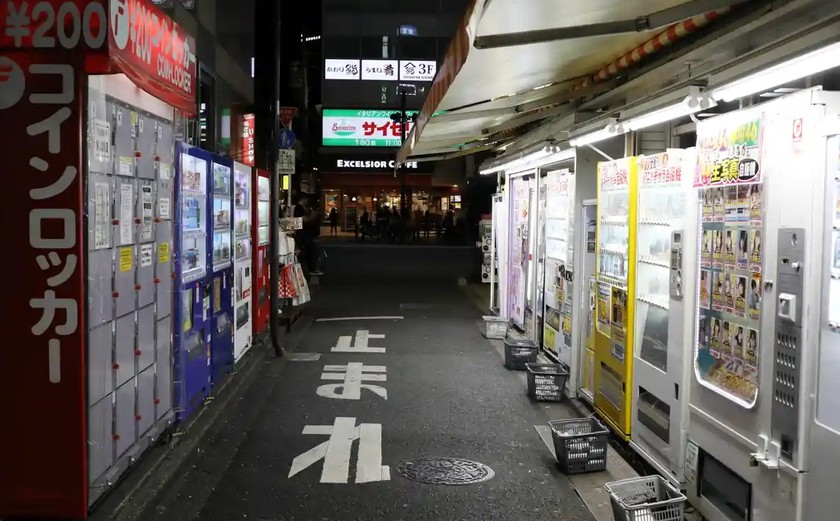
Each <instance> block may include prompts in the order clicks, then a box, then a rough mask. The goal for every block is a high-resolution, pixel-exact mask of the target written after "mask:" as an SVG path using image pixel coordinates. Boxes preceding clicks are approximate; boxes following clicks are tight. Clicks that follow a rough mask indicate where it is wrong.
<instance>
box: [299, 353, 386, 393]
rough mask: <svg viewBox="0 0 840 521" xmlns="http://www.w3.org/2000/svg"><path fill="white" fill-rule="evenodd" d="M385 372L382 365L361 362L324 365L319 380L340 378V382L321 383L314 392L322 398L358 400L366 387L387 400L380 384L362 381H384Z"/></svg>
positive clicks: (384, 390)
mask: <svg viewBox="0 0 840 521" xmlns="http://www.w3.org/2000/svg"><path fill="white" fill-rule="evenodd" d="M385 372H386V367H385V366H384V365H364V364H362V363H361V362H350V363H349V364H347V365H326V366H324V372H323V374H321V380H342V383H338V384H326V385H322V386H320V387H318V389H317V390H316V391H315V392H316V393H317V394H318V396H322V397H324V398H333V399H336V400H359V399H361V397H362V389H367V390H368V391H371V392H373V393H375V394H377V395H379V396H381V397H382V398H384V399H385V400H387V399H388V390H387V389H385V388H384V387H382V386H380V385H372V384H365V383H362V382H384V381H385V379H386V375H385ZM370 373H382V374H370Z"/></svg>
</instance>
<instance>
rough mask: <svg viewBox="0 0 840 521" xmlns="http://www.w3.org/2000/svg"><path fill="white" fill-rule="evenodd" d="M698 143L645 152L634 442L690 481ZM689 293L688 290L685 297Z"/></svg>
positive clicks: (659, 465) (676, 477)
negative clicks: (687, 455) (686, 466)
mask: <svg viewBox="0 0 840 521" xmlns="http://www.w3.org/2000/svg"><path fill="white" fill-rule="evenodd" d="M695 162H696V161H695V154H694V150H693V149H691V150H680V149H671V150H667V151H666V152H665V153H662V154H655V155H650V156H642V157H640V158H639V166H638V168H639V172H638V185H639V188H638V201H639V203H638V209H637V215H638V221H637V231H636V241H637V242H636V277H635V279H636V285H635V295H634V298H635V300H636V310H635V320H636V326H635V344H634V345H635V349H634V351H633V357H634V361H633V387H632V390H633V396H632V429H631V436H630V444H631V446H632V447H633V448H634V449H635V450H636V452H637V453H639V454H640V455H642V457H644V458H645V459H646V460H647V461H648V462H649V463H650V464H651V465H653V466H654V467H655V468H656V469H657V470H658V471H659V472H660V473H661V474H662V475H663V476H664V477H666V478H667V479H669V480H671V481H672V482H673V483H674V484H675V485H678V486H679V485H681V483H682V481H683V472H682V465H683V461H684V457H683V450H684V447H685V428H684V426H685V420H686V417H687V414H688V410H687V408H688V394H687V393H688V381H689V380H688V378H689V374H690V371H689V368H690V362H691V358H692V357H691V348H690V346H691V339H692V335H691V326H690V324H691V323H692V318H691V313H693V309H694V305H693V304H694V302H693V300H692V299H691V296H692V295H693V289H694V286H693V285H694V277H695V274H694V269H695V266H694V263H693V262H692V259H694V256H695V253H696V251H695V250H696V243H697V222H696V212H695V211H694V209H695V208H696V194H695V192H694V190H693V189H692V186H691V183H692V182H693V181H694V166H695ZM686 295H688V297H686Z"/></svg>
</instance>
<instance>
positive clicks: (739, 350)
mask: <svg viewBox="0 0 840 521" xmlns="http://www.w3.org/2000/svg"><path fill="white" fill-rule="evenodd" d="M732 327H733V329H734V331H733V333H734V334H733V335H732V339H733V342H732V343H733V345H732V349H733V352H734V354H735V357H737V358H743V357H744V326H736V325H735V324H733V325H732Z"/></svg>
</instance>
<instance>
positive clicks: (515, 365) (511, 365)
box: [505, 337, 540, 371]
mask: <svg viewBox="0 0 840 521" xmlns="http://www.w3.org/2000/svg"><path fill="white" fill-rule="evenodd" d="M539 350H540V348H539V347H537V344H535V343H534V342H533V341H531V340H527V339H514V338H511V337H508V338H505V367H507V368H508V369H514V370H516V371H524V370H525V364H527V363H529V362H532V363H533V362H536V361H537V355H538V354H539Z"/></svg>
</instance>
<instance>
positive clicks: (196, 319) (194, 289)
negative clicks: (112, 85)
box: [173, 141, 213, 421]
mask: <svg viewBox="0 0 840 521" xmlns="http://www.w3.org/2000/svg"><path fill="white" fill-rule="evenodd" d="M212 163H213V159H212V157H211V154H210V153H209V152H205V151H204V150H201V149H199V148H196V147H193V146H190V145H187V144H186V143H183V142H181V141H178V142H176V144H175V190H176V193H175V197H176V199H177V203H176V206H175V224H176V229H175V252H174V253H175V291H174V301H175V309H174V314H173V315H174V319H175V320H174V322H175V324H174V327H175V329H174V331H173V342H174V353H175V365H174V370H175V373H174V388H175V389H174V397H175V412H176V417H177V419H178V420H179V421H181V420H183V419H185V418H187V417H188V416H190V415H191V414H192V413H193V411H195V410H196V409H197V408H198V407H199V406H200V405H201V403H202V401H203V400H204V398H206V397H207V395H208V394H209V393H210V383H211V381H210V342H211V339H212V331H211V316H210V300H211V297H212V294H211V287H210V284H209V283H208V263H209V261H210V255H209V252H208V250H207V246H208V238H207V235H208V234H207V231H208V230H209V229H210V223H209V222H208V220H209V219H208V217H209V216H210V215H212V212H211V208H212V206H211V204H210V201H209V200H208V194H207V187H208V184H207V183H208V177H209V176H210V175H211V174H210V166H211V164H212Z"/></svg>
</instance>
